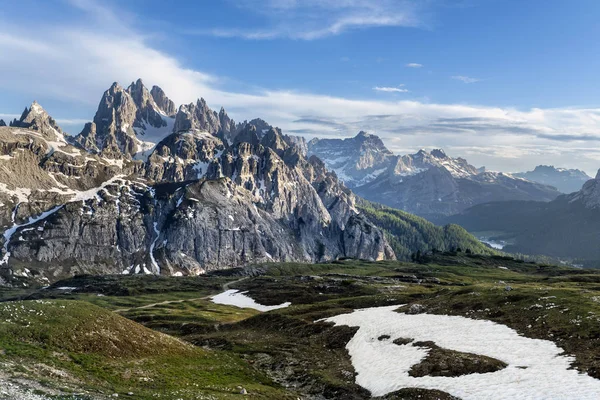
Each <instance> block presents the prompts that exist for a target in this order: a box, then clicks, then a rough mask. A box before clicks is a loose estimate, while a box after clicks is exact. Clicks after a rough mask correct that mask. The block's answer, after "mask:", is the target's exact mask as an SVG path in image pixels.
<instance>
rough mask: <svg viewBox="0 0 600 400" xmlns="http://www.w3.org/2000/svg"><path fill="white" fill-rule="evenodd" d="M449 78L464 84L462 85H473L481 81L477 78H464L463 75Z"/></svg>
mask: <svg viewBox="0 0 600 400" xmlns="http://www.w3.org/2000/svg"><path fill="white" fill-rule="evenodd" d="M450 78H452V79H455V80H457V81H461V82H464V83H475V82H479V81H481V79H479V78H471V77H469V76H464V75H454V76H451V77H450Z"/></svg>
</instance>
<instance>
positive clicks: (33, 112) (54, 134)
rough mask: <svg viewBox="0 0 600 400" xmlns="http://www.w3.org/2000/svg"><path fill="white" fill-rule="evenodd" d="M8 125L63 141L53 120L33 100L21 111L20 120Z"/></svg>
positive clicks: (61, 133) (61, 134)
mask: <svg viewBox="0 0 600 400" xmlns="http://www.w3.org/2000/svg"><path fill="white" fill-rule="evenodd" d="M10 125H11V126H14V127H17V128H25V129H31V130H34V131H37V132H40V133H41V134H42V135H44V136H46V137H47V138H48V139H50V140H59V141H64V134H63V131H62V129H60V127H59V126H58V124H57V123H56V121H55V120H54V118H52V117H51V116H50V115H49V114H48V113H47V112H46V110H44V108H43V107H42V106H41V105H40V104H39V103H38V102H37V101H35V100H34V101H33V103H31V106H29V107H26V108H25V110H23V113H22V114H21V118H19V119H18V120H17V119H15V120H14V121H13V122H11V124H10Z"/></svg>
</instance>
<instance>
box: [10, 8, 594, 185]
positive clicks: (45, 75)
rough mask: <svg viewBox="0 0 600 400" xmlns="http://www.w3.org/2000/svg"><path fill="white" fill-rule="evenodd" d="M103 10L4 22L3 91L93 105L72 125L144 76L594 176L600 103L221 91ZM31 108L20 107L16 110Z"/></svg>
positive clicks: (267, 107)
mask: <svg viewBox="0 0 600 400" xmlns="http://www.w3.org/2000/svg"><path fill="white" fill-rule="evenodd" d="M88 4H89V3H88ZM102 15H103V21H102V24H101V26H99V27H94V24H91V25H90V24H88V23H86V24H82V25H81V26H77V25H68V24H61V25H55V24H52V25H50V24H48V25H44V24H42V23H38V22H29V21H27V19H26V18H23V19H22V20H21V21H16V20H15V21H14V22H13V23H9V22H7V21H0V54H19V58H18V62H4V63H0V90H7V89H8V90H12V91H18V92H21V93H28V94H30V95H31V99H32V100H33V99H35V98H37V99H39V98H40V97H41V96H43V97H44V98H55V99H56V100H60V101H61V102H62V103H68V102H71V103H72V104H73V105H80V104H82V103H83V104H88V106H89V114H88V115H72V114H70V113H69V112H68V107H66V108H64V111H63V113H53V114H55V115H53V116H54V117H55V118H57V119H59V120H60V121H63V120H69V121H71V122H72V121H73V120H81V118H82V117H87V118H89V119H92V117H93V115H94V112H95V108H96V106H97V104H98V101H99V99H100V96H101V95H102V92H103V91H104V90H106V89H107V88H108V87H109V86H110V84H111V83H112V82H113V81H119V82H121V83H122V84H124V85H127V84H128V83H129V82H131V81H133V80H135V79H137V78H138V77H141V78H142V79H144V81H145V83H146V84H148V85H159V86H161V87H162V88H163V89H164V90H165V92H166V93H167V94H168V95H169V96H170V97H172V98H173V100H174V101H175V102H176V103H178V104H181V103H184V102H185V103H188V102H191V101H194V100H195V99H196V98H197V97H200V96H203V97H204V98H206V99H207V101H208V103H209V104H210V105H211V106H212V107H213V108H217V109H218V108H219V107H220V106H221V105H223V106H225V108H226V109H227V110H228V112H229V113H230V115H231V116H232V117H233V118H235V119H236V120H243V119H251V118H254V117H262V118H264V119H265V120H267V121H269V122H270V123H272V124H274V125H277V126H279V127H281V128H283V129H284V130H285V131H287V132H296V133H301V134H304V135H306V136H307V137H311V136H315V135H319V136H329V137H340V136H349V135H355V134H356V133H357V132H358V131H360V130H368V131H371V132H374V133H377V134H378V135H380V136H381V137H382V138H383V139H384V141H385V142H386V144H387V145H388V146H389V147H390V148H391V149H392V150H394V151H396V152H398V153H406V152H409V151H415V150H418V149H419V148H421V147H442V148H445V149H446V150H447V151H448V153H449V154H452V155H455V156H460V155H462V156H466V157H468V158H469V161H471V162H472V163H474V164H476V165H486V166H488V167H491V168H493V169H499V170H508V171H511V170H516V169H523V168H532V167H534V166H535V165H536V164H540V163H546V164H547V163H551V164H554V165H557V166H565V167H570V168H572V167H578V168H584V169H585V170H586V171H588V173H595V170H596V169H597V168H598V167H599V166H600V152H599V151H596V150H594V149H595V148H596V147H598V145H599V144H600V109H594V108H554V109H540V108H532V109H529V110H517V109H514V108H506V107H505V108H501V107H487V106H477V105H466V104H436V103H424V102H419V101H409V100H391V99H388V100H379V99H378V100H370V99H348V98H342V97H336V96H325V95H318V94H312V93H305V92H298V91H293V90H289V91H282V90H269V89H263V90H256V91H254V92H252V93H248V92H242V91H237V92H232V91H227V90H223V89H222V88H221V80H220V78H219V77H216V76H211V75H208V74H205V73H203V72H202V71H198V70H195V69H193V68H189V67H187V66H185V65H183V64H182V63H181V62H180V61H179V60H177V59H176V58H174V57H173V56H171V55H169V54H167V53H165V52H163V51H159V50H157V49H155V48H153V47H152V46H150V45H149V44H148V42H147V40H146V38H145V36H143V35H142V34H140V33H138V32H136V31H134V30H132V29H130V28H127V27H126V26H125V25H124V24H123V23H122V21H121V20H119V19H118V18H115V20H116V21H115V22H110V21H111V18H110V16H111V14H110V10H106V9H104V12H103V14H102ZM394 89H401V87H396V88H394ZM26 105H28V104H15V105H14V108H13V109H12V110H11V111H12V112H13V113H14V112H15V111H20V110H21V109H22V108H23V107H24V106H26ZM2 111H9V110H0V112H2ZM65 122H67V121H65ZM77 122H78V121H77ZM65 128H66V129H67V130H69V131H70V132H71V133H77V132H76V131H75V132H74V131H73V130H70V129H69V127H68V126H65Z"/></svg>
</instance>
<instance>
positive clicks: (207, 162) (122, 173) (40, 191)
mask: <svg viewBox="0 0 600 400" xmlns="http://www.w3.org/2000/svg"><path fill="white" fill-rule="evenodd" d="M286 140H287V141H286ZM298 143H299V144H300V145H299V144H298ZM301 144H302V140H300V139H292V138H290V137H289V136H284V135H282V134H281V132H280V131H279V130H277V129H275V128H271V127H269V128H268V129H264V130H258V129H257V128H256V126H255V125H254V124H251V123H241V124H236V123H235V122H234V121H233V120H231V119H230V118H229V117H228V115H227V113H226V112H225V110H223V109H221V110H220V112H218V113H217V112H215V111H212V110H211V109H210V108H209V107H208V106H207V104H206V102H205V101H204V100H203V99H200V100H198V101H197V102H196V103H192V104H188V105H182V106H180V107H179V108H178V109H177V110H176V109H175V106H174V104H173V102H172V101H171V100H169V99H168V97H167V96H166V95H165V94H164V92H163V91H162V90H161V89H160V88H158V87H156V86H155V87H153V88H152V89H151V90H148V89H147V88H146V87H145V86H144V85H143V83H142V81H141V80H138V81H137V82H135V83H132V84H131V85H130V86H129V87H128V88H123V87H121V86H120V85H118V84H117V83H115V84H113V85H112V86H111V87H110V88H109V89H108V90H107V91H106V92H105V93H104V95H103V96H102V99H101V101H100V104H99V107H98V111H97V112H96V115H95V116H94V119H93V121H92V122H90V123H88V124H86V125H85V127H84V129H83V131H82V132H81V133H80V134H79V135H77V136H75V137H69V136H67V135H65V134H64V133H63V132H62V130H61V128H60V127H59V126H58V125H57V124H56V121H55V120H54V119H53V118H52V117H50V116H49V115H48V113H47V112H46V111H45V110H44V109H43V108H42V107H41V106H40V105H39V104H38V103H36V102H34V103H33V104H32V105H31V106H30V107H28V108H27V109H25V111H24V112H23V114H22V116H21V117H20V118H19V119H16V120H14V121H12V122H11V123H10V126H9V127H2V128H0V226H1V227H2V230H3V231H4V235H3V240H2V242H3V243H2V246H3V247H2V255H1V256H0V269H1V271H0V272H2V278H3V279H4V281H11V280H13V279H14V278H15V276H19V277H23V278H34V279H37V280H38V281H53V280H55V279H56V278H57V277H60V276H68V275H72V274H75V273H123V274H128V273H144V272H145V273H155V274H159V273H160V274H172V275H188V274H199V273H203V272H204V271H206V270H209V269H215V268H224V267H233V266H238V265H245V264H248V263H251V262H265V261H307V262H316V261H319V260H328V259H335V258H337V257H356V258H364V259H372V260H379V259H390V258H394V252H393V250H392V249H391V247H390V246H389V244H388V242H387V240H386V238H385V236H384V233H383V232H382V231H381V230H380V229H379V228H377V227H376V226H374V225H373V224H372V223H371V222H369V221H368V220H367V219H366V218H365V217H363V216H362V215H360V213H359V212H358V211H357V210H356V206H355V196H354V195H353V194H352V192H351V191H350V190H348V189H347V188H346V187H344V186H343V185H342V184H341V183H340V182H339V181H338V180H337V178H336V177H335V176H334V175H333V174H331V173H330V172H328V171H327V170H326V169H325V167H324V165H323V164H322V163H321V162H320V161H319V160H318V159H316V158H313V159H306V158H305V157H304V155H303V150H302V148H301Z"/></svg>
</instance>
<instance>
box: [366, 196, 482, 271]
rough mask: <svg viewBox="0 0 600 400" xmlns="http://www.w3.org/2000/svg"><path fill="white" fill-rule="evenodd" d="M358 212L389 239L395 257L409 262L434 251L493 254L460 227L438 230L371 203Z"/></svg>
mask: <svg viewBox="0 0 600 400" xmlns="http://www.w3.org/2000/svg"><path fill="white" fill-rule="evenodd" d="M358 208H359V210H360V211H361V212H362V213H364V214H365V215H366V216H367V218H369V220H370V221H373V223H374V224H375V225H377V226H378V227H380V228H381V229H383V230H384V232H386V234H387V235H388V240H389V242H390V245H391V246H392V248H393V249H394V252H395V253H396V256H397V257H398V259H401V260H408V259H410V257H411V256H412V255H413V254H414V253H416V252H421V253H426V252H430V251H432V250H434V249H435V250H436V251H449V250H452V249H457V248H459V249H462V250H465V251H466V250H467V249H468V250H469V251H472V252H473V253H476V254H494V251H493V250H492V249H490V248H489V247H488V246H486V245H484V244H483V243H481V242H480V241H479V240H477V239H476V238H475V237H473V236H472V235H471V234H470V233H468V232H467V231H466V230H464V229H463V228H462V227H460V226H458V225H446V226H444V227H440V226H436V225H434V224H432V223H431V222H429V221H427V220H426V219H424V218H421V217H417V216H416V215H412V214H409V213H407V212H404V211H400V210H396V209H393V208H390V207H385V206H381V205H378V204H375V203H371V202H368V201H363V202H360V203H359V207H358Z"/></svg>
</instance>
